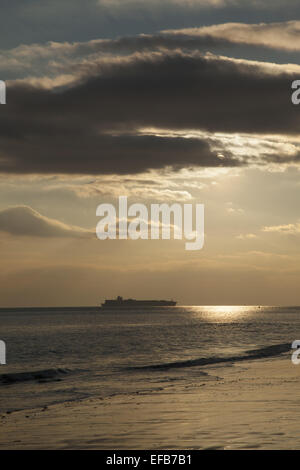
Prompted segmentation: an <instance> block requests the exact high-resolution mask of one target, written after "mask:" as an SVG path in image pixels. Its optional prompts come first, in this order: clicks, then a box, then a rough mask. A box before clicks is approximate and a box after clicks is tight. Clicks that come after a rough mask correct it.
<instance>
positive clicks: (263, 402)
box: [0, 355, 300, 449]
mask: <svg viewBox="0 0 300 470" xmlns="http://www.w3.org/2000/svg"><path fill="white" fill-rule="evenodd" d="M203 369H204V368H201V370H203ZM206 370H207V372H209V374H210V375H213V376H218V377H219V379H218V380H217V381H215V380H214V381H211V382H206V383H205V384H203V383H201V382H200V381H199V386H195V387H192V388H191V387H186V386H185V385H182V386H181V387H178V386H176V388H175V387H168V388H165V389H162V390H160V391H156V392H152V393H148V394H135V395H123V396H115V397H111V398H108V399H104V400H101V399H93V400H84V401H82V402H73V403H64V404H59V405H53V406H50V407H48V408H46V409H35V410H30V411H20V412H14V413H11V414H2V415H1V417H0V449H207V448H216V449H300V407H299V403H300V387H299V385H300V366H295V365H293V364H292V363H291V360H290V355H286V356H284V357H281V358H278V359H272V360H268V361H266V360H256V361H249V362H247V363H240V364H236V365H233V366H228V367H216V368H214V369H212V368H209V369H206Z"/></svg>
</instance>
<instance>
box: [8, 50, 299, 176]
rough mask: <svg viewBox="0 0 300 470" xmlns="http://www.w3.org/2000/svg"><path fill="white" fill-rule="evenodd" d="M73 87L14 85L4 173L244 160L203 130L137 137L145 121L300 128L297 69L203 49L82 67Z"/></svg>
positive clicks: (273, 130)
mask: <svg viewBox="0 0 300 470" xmlns="http://www.w3.org/2000/svg"><path fill="white" fill-rule="evenodd" d="M77 73H78V76H80V79H79V80H78V81H77V82H76V84H73V85H72V86H71V87H65V88H61V89H57V88H56V89H54V90H46V89H42V88H38V87H33V86H29V85H26V84H12V85H11V86H10V87H9V88H8V99H7V102H8V104H7V105H5V106H1V107H0V171H1V172H9V173H86V174H101V173H137V172H142V171H144V170H147V169H150V168H163V167H165V166H172V167H174V168H181V167H187V166H206V167H207V166H212V167H214V166H220V165H222V166H239V165H243V164H247V163H248V162H247V158H246V159H244V160H243V161H241V160H239V159H237V158H235V157H234V155H231V154H230V153H229V152H225V151H224V152H223V157H222V158H221V159H220V158H219V157H218V155H217V152H216V151H214V150H212V149H211V148H210V146H209V142H208V141H206V140H201V139H196V138H189V139H186V138H181V137H176V138H171V137H158V136H153V135H137V130H138V129H141V128H145V127H147V128H148V127H156V128H165V129H176V130H184V129H201V130H207V131H211V132H228V133H234V132H247V133H268V134H290V135H293V134H295V135H296V134H298V132H299V124H300V114H299V109H298V107H297V106H294V105H292V103H291V82H292V80H294V79H296V78H297V77H296V76H295V75H293V74H288V73H285V72H280V73H278V71H277V72H276V73H275V71H274V72H272V73H271V72H270V71H268V72H267V71H266V70H265V68H263V67H261V66H258V65H257V66H256V65H253V64H251V65H250V64H249V63H246V62H240V63H237V62H233V61H230V60H226V59H221V58H217V57H203V56H201V55H200V54H199V53H193V54H184V53H182V52H173V53H166V52H165V53H155V54H151V53H146V54H139V55H137V56H134V57H133V58H131V59H128V58H124V60H122V59H119V60H118V61H112V63H107V62H106V63H105V65H104V64H101V65H96V64H92V63H91V64H86V65H85V68H84V69H83V70H77Z"/></svg>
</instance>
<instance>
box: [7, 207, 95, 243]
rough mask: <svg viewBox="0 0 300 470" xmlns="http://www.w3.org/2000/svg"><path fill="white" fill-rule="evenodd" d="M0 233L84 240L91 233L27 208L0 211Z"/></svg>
mask: <svg viewBox="0 0 300 470" xmlns="http://www.w3.org/2000/svg"><path fill="white" fill-rule="evenodd" d="M0 231H3V232H6V233H9V234H11V235H17V236H33V237H70V238H86V237H91V236H92V235H94V234H93V233H92V231H89V230H85V229H82V228H80V227H75V226H71V225H67V224H64V223H62V222H60V221H58V220H55V219H50V218H48V217H45V216H43V215H41V214H39V213H38V212H37V211H35V210H34V209H32V208H31V207H28V206H15V207H10V208H8V209H4V210H1V211H0Z"/></svg>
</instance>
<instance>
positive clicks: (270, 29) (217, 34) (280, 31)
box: [164, 20, 300, 51]
mask: <svg viewBox="0 0 300 470" xmlns="http://www.w3.org/2000/svg"><path fill="white" fill-rule="evenodd" d="M164 32H165V33H166V34H169V35H174V36H175V37H177V38H179V37H180V36H182V37H184V38H187V37H190V38H196V37H199V38H203V39H206V41H207V42H208V41H209V38H210V39H211V41H212V40H213V39H215V40H219V41H221V40H223V41H224V42H225V43H226V41H228V42H230V43H233V44H246V45H254V46H263V47H269V48H274V49H284V50H287V51H300V41H299V39H300V21H297V20H295V21H286V22H276V23H258V24H245V23H223V24H217V25H212V26H203V27H199V28H184V29H180V30H169V31H164Z"/></svg>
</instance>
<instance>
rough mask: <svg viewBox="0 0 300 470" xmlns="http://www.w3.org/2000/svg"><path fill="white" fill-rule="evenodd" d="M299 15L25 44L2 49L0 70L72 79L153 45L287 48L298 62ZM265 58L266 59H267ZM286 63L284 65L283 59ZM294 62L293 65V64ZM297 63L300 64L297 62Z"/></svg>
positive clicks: (47, 80) (51, 81) (261, 50)
mask: <svg viewBox="0 0 300 470" xmlns="http://www.w3.org/2000/svg"><path fill="white" fill-rule="evenodd" d="M299 36H300V21H286V22H277V23H257V24H245V23H222V24H216V25H211V26H200V27H194V28H184V29H173V30H163V31H160V32H156V33H154V34H138V35H133V36H124V37H122V36H121V37H118V38H113V39H92V40H90V41H85V42H79V41H77V42H67V41H64V42H57V41H49V42H48V43H46V44H38V43H36V44H30V45H26V44H22V45H19V46H18V47H16V48H13V49H10V50H0V71H1V74H2V76H4V77H5V78H6V79H24V78H26V79H27V80H29V79H30V81H31V83H38V81H37V80H36V78H39V82H40V84H42V83H43V86H44V87H49V88H51V87H53V86H62V85H64V84H68V83H71V82H72V80H75V79H76V78H77V77H78V74H79V75H80V72H81V71H84V70H85V69H86V68H88V67H91V66H92V65H93V66H94V65H95V64H96V65H98V67H99V65H100V63H102V64H105V63H106V62H109V61H113V60H115V61H117V60H121V59H123V60H124V58H125V57H126V56H127V57H130V55H132V54H136V53H143V52H144V53H145V52H151V51H152V52H153V51H165V50H168V51H175V50H181V51H186V52H187V51H190V52H191V51H202V52H203V53H205V52H207V51H209V52H212V53H216V54H220V53H222V54H224V53H227V54H228V53H233V54H237V53H238V55H239V56H243V53H244V55H246V56H247V55H249V53H250V55H251V56H253V55H254V56H255V55H256V56H257V57H260V56H261V55H262V54H264V55H265V56H268V55H269V56H270V57H271V58H272V59H273V58H274V51H272V52H270V51H268V49H275V50H276V49H277V50H278V51H284V52H285V53H287V52H289V53H290V55H289V57H291V58H292V62H293V63H294V64H293V65H294V68H295V69H296V68H297V65H296V64H297V56H295V57H294V56H293V54H292V53H293V52H297V51H299V50H300V45H299V44H300V43H299ZM265 60H266V59H265ZM285 66H286V65H285ZM289 68H291V65H289ZM298 68H300V67H299V66H298Z"/></svg>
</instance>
